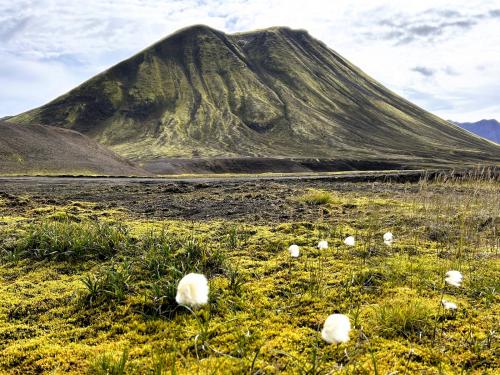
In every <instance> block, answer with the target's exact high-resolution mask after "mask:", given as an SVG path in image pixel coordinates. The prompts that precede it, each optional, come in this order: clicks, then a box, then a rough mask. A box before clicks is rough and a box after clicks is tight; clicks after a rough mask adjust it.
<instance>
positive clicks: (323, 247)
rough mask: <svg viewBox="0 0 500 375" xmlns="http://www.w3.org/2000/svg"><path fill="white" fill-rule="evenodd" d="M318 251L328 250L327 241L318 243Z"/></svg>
mask: <svg viewBox="0 0 500 375" xmlns="http://www.w3.org/2000/svg"><path fill="white" fill-rule="evenodd" d="M318 249H320V250H326V249H328V241H325V240H322V241H319V242H318Z"/></svg>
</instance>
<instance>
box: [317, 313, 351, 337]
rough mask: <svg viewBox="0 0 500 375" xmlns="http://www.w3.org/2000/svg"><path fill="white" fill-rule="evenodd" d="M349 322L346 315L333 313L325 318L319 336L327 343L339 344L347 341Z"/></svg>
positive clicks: (349, 329)
mask: <svg viewBox="0 0 500 375" xmlns="http://www.w3.org/2000/svg"><path fill="white" fill-rule="evenodd" d="M349 332H351V322H350V321H349V318H348V317H347V316H346V315H343V314H333V315H330V316H329V317H328V318H326V321H325V324H324V325H323V329H322V330H321V337H322V338H323V340H325V341H326V342H327V343H329V344H340V343H343V342H347V341H349Z"/></svg>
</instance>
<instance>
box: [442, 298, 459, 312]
mask: <svg viewBox="0 0 500 375" xmlns="http://www.w3.org/2000/svg"><path fill="white" fill-rule="evenodd" d="M441 303H442V304H443V307H444V309H445V310H456V309H457V304H456V303H453V302H450V301H447V300H445V299H444V300H443V301H442V302H441Z"/></svg>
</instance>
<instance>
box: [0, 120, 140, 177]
mask: <svg viewBox="0 0 500 375" xmlns="http://www.w3.org/2000/svg"><path fill="white" fill-rule="evenodd" d="M2 174H9V175H13V174H26V175H37V174H44V175H47V174H49V175H50V174H71V175H79V174H81V175H124V176H125V175H126V176H132V175H136V176H137V175H147V174H148V173H147V172H146V171H144V170H141V169H140V168H137V167H135V166H134V165H132V163H130V162H129V161H127V160H125V159H123V158H122V157H120V156H118V155H116V154H115V153H114V152H112V151H109V150H107V149H106V148H105V147H103V146H102V145H99V144H98V143H96V142H95V141H93V140H91V139H90V138H88V137H86V136H84V135H82V134H80V133H78V132H76V131H73V130H69V129H61V128H57V127H51V126H44V125H17V124H7V123H5V122H3V121H0V175H2Z"/></svg>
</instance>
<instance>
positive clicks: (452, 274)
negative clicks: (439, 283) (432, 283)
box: [444, 271, 463, 287]
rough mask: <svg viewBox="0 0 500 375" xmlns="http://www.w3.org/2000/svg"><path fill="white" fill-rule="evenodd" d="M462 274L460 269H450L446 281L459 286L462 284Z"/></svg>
mask: <svg viewBox="0 0 500 375" xmlns="http://www.w3.org/2000/svg"><path fill="white" fill-rule="evenodd" d="M462 278H463V276H462V274H461V273H460V272H459V271H448V272H446V277H445V279H444V281H445V282H446V283H447V284H449V285H452V286H456V287H459V286H460V285H461V284H462Z"/></svg>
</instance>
